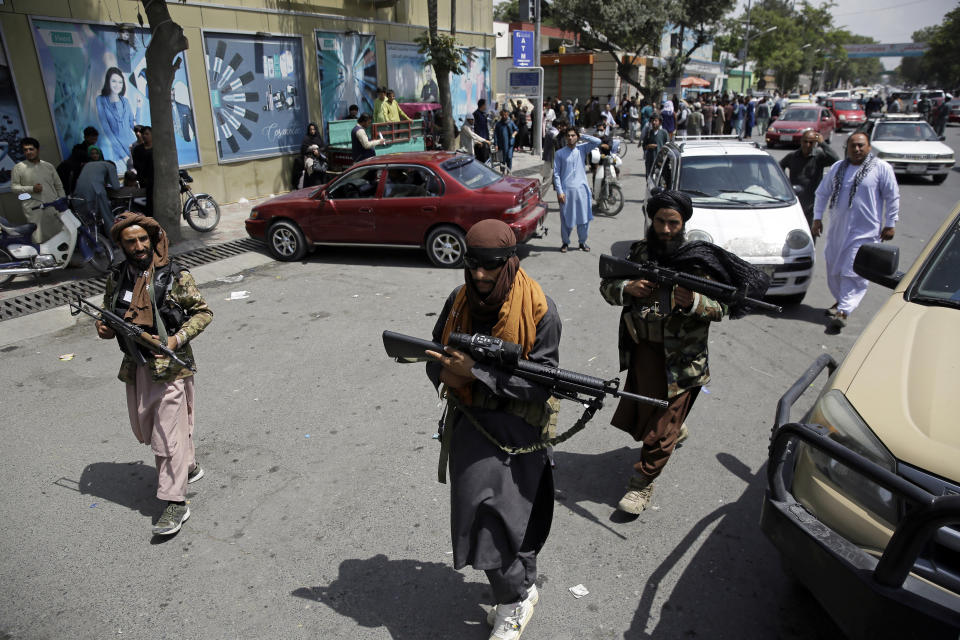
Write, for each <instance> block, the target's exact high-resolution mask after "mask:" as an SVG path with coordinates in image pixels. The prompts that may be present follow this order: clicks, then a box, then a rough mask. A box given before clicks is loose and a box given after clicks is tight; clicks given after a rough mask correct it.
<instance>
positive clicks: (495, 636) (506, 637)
mask: <svg viewBox="0 0 960 640" xmlns="http://www.w3.org/2000/svg"><path fill="white" fill-rule="evenodd" d="M495 611H496V619H495V620H494V625H493V633H491V634H490V639H489V640H516V639H517V638H519V637H520V634H522V633H523V629H524V628H525V627H526V626H527V623H528V622H530V618H532V617H533V605H530V604H528V603H527V601H526V600H522V601H520V602H519V603H517V604H498V605H497V608H496V609H495Z"/></svg>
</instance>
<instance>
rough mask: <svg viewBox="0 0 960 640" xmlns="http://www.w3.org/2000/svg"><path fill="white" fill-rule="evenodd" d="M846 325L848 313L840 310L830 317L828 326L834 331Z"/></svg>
mask: <svg viewBox="0 0 960 640" xmlns="http://www.w3.org/2000/svg"><path fill="white" fill-rule="evenodd" d="M845 326H847V314H845V313H844V312H843V311H838V312H837V315H835V316H833V317H832V318H831V319H830V324H829V325H828V328H829V329H832V330H833V331H840V330H841V329H843V328H844V327H845Z"/></svg>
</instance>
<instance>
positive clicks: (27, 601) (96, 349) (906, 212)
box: [0, 128, 960, 640]
mask: <svg viewBox="0 0 960 640" xmlns="http://www.w3.org/2000/svg"><path fill="white" fill-rule="evenodd" d="M842 139H845V136H842V137H838V139H837V140H836V141H835V142H834V144H835V145H838V146H839V144H838V143H840V142H842ZM948 139H949V142H950V144H952V146H953V147H954V148H955V149H956V148H957V147H958V142H960V128H951V129H948ZM632 151H634V153H632V154H631V155H630V156H629V157H628V158H627V159H626V168H627V175H626V176H625V178H624V180H623V185H624V187H625V190H626V193H627V199H628V202H627V207H626V208H625V210H624V212H623V213H621V214H620V215H619V216H618V217H616V218H598V219H597V220H596V221H595V222H594V223H593V225H592V228H591V236H590V243H591V245H592V246H593V249H594V251H593V252H592V253H589V254H587V253H581V252H578V251H573V252H570V253H568V254H561V253H559V251H558V249H559V244H560V242H559V223H558V222H557V218H556V213H555V211H556V209H555V207H553V208H552V213H551V214H550V218H551V220H550V227H551V235H549V236H548V237H547V238H546V239H543V240H537V241H534V242H533V243H531V244H530V245H529V247H528V251H527V255H526V257H525V258H524V260H523V267H524V268H525V269H526V270H527V271H528V272H529V273H530V274H531V275H532V276H533V277H534V278H536V279H537V280H538V281H539V282H540V283H541V284H542V285H543V287H544V289H545V290H546V292H547V293H548V295H550V296H551V297H553V299H554V300H555V301H556V302H557V304H558V306H559V309H560V313H561V317H562V319H563V324H564V332H563V341H562V344H561V366H562V367H564V368H566V369H570V370H574V371H580V372H583V373H588V374H592V375H597V376H602V377H612V376H614V375H616V374H617V371H616V369H617V352H616V328H617V319H618V311H617V309H615V308H612V307H609V306H607V305H606V304H604V303H603V301H602V299H601V298H600V296H599V293H598V291H597V285H598V278H597V275H596V273H597V260H598V257H599V254H600V253H601V252H608V251H609V250H610V248H611V247H612V246H614V245H617V246H622V243H624V242H626V241H629V240H631V239H634V238H636V237H639V235H640V234H641V233H642V215H641V212H640V206H641V199H642V195H643V177H642V175H640V173H641V171H642V160H641V158H640V155H639V154H638V153H636V152H635V150H632ZM773 153H774V155H775V156H777V157H780V156H781V155H782V154H783V153H785V152H784V151H775V152H773ZM901 196H902V200H901V211H902V213H901V223H900V225H899V226H898V229H897V237H896V240H895V243H896V244H898V245H899V246H900V247H901V252H902V253H901V256H902V260H903V262H904V265H908V264H909V263H910V262H911V261H912V260H913V258H914V257H915V256H916V255H917V254H918V252H919V250H920V249H921V247H922V246H923V244H924V243H925V242H926V240H927V239H928V238H929V237H930V235H931V234H932V232H933V231H934V230H935V229H936V227H937V226H938V225H939V224H940V223H941V222H942V221H943V219H944V218H945V217H946V216H947V215H948V213H949V212H950V211H951V210H952V209H953V207H954V205H955V204H956V203H957V201H958V199H960V175H951V177H950V178H948V180H947V181H946V183H945V184H943V185H941V186H934V185H932V184H930V183H929V182H928V181H925V180H917V179H913V180H905V181H903V182H902V183H901ZM551 201H553V199H552V196H551ZM243 275H244V278H243V280H242V281H241V282H237V283H224V282H217V281H213V282H207V283H205V284H204V285H203V286H202V290H203V291H204V293H205V295H206V297H207V299H208V301H209V303H210V305H211V306H212V308H213V309H214V312H215V316H214V322H213V324H212V325H211V326H210V328H209V329H208V330H207V332H206V333H204V334H203V335H202V336H201V337H200V338H198V339H197V341H196V342H195V351H196V355H197V360H198V363H199V367H200V371H199V373H198V375H197V397H196V410H197V416H198V420H197V432H196V441H197V450H198V455H199V461H200V463H201V464H202V465H203V467H204V469H205V470H206V473H207V475H206V477H205V478H203V479H202V480H201V481H200V482H198V483H196V484H194V485H190V501H191V503H190V507H191V511H192V517H191V518H190V520H189V522H188V523H187V524H186V525H185V526H184V529H183V531H181V532H180V533H179V534H178V535H176V536H174V537H172V538H170V539H167V540H165V541H161V542H157V541H155V540H152V539H151V536H150V526H151V524H152V522H153V521H154V520H155V519H156V517H157V516H158V515H159V513H160V511H161V510H162V505H161V504H160V503H159V502H158V501H157V500H156V499H155V498H154V492H155V482H156V475H155V472H154V470H153V464H152V462H153V461H152V459H151V455H150V450H149V449H148V448H147V447H145V446H143V445H139V444H137V442H136V441H135V439H134V438H133V436H132V434H131V433H130V429H129V426H128V424H127V417H126V409H125V403H124V394H123V385H122V384H121V383H120V382H119V381H117V380H116V377H115V375H116V371H117V367H118V365H119V360H120V357H119V354H118V352H117V349H116V346H115V344H114V343H112V342H108V341H101V340H98V339H97V338H96V336H95V334H94V330H93V326H92V323H91V322H86V321H84V320H81V321H79V322H78V324H77V325H76V326H74V327H71V328H69V329H66V330H64V331H61V332H59V333H55V334H50V335H47V336H45V337H43V338H41V339H37V340H34V341H32V342H29V343H28V342H21V343H17V344H13V345H10V346H7V347H5V348H4V349H3V350H2V355H0V362H2V367H0V388H3V389H5V390H6V391H5V392H4V393H3V394H2V395H0V398H2V400H0V411H2V413H3V416H4V418H3V421H2V424H3V427H2V433H3V441H4V447H3V464H2V466H0V483H2V486H3V487H4V498H3V500H0V519H2V521H3V522H4V524H5V530H6V534H5V535H4V536H3V537H2V538H0V557H2V558H3V577H4V579H3V580H2V581H0V638H31V639H32V638H38V639H39V638H51V639H54V638H64V637H72V638H108V637H131V638H168V637H174V636H181V637H193V638H204V639H206V638H364V639H366V638H370V639H384V638H393V639H395V640H421V639H427V638H456V639H460V638H463V639H468V640H469V639H477V640H480V639H482V638H486V637H487V634H488V633H489V631H488V628H487V627H486V625H485V624H484V623H483V617H484V615H485V611H484V610H483V609H482V607H481V605H485V604H487V603H489V602H490V599H491V598H490V592H489V588H488V587H487V585H486V581H485V579H484V577H483V574H482V573H481V572H477V571H474V570H472V569H469V568H468V569H466V570H464V571H462V572H458V571H455V570H454V569H453V568H452V566H451V552H450V543H449V524H448V518H449V509H448V504H447V500H448V488H447V487H445V486H443V485H440V484H438V483H437V482H436V464H437V453H438V445H437V443H436V441H434V440H433V439H432V438H431V436H432V434H433V433H434V432H435V429H436V421H437V418H438V416H439V413H440V410H439V408H438V406H437V400H436V397H435V394H434V393H433V389H432V387H431V386H430V385H429V383H428V382H427V380H426V377H425V376H424V374H423V370H422V366H418V365H400V364H396V363H393V362H391V361H390V360H388V359H387V358H386V356H385V355H384V353H383V349H382V345H381V341H380V333H381V331H383V330H384V329H392V330H394V331H400V332H404V333H409V334H413V335H418V336H422V337H428V336H429V332H430V330H431V328H432V326H433V324H434V321H435V319H436V317H435V316H436V314H437V313H438V312H439V311H440V308H441V305H442V304H443V301H444V299H445V297H446V296H447V294H448V293H449V291H450V290H451V289H452V288H453V287H454V286H456V285H457V284H458V282H460V281H461V280H462V272H459V271H445V270H439V269H435V268H432V267H431V266H430V265H429V263H428V261H427V260H426V257H425V256H423V255H422V254H421V253H419V252H417V251H400V250H396V251H385V250H370V249H363V250H361V249H346V248H345V249H322V250H320V251H318V252H317V253H316V254H314V255H313V256H311V257H310V258H309V259H307V260H306V261H304V262H302V263H294V264H281V263H271V264H268V265H265V266H263V267H259V268H256V269H253V270H249V271H246V272H244V273H243ZM241 290H243V291H248V292H249V297H247V298H243V299H238V300H229V299H228V298H230V294H231V292H233V291H241ZM886 295H887V292H886V291H885V290H883V289H881V288H880V287H877V286H872V287H871V290H870V292H869V293H868V294H867V297H866V298H865V300H864V302H863V304H862V305H861V307H860V309H859V310H858V311H857V312H856V313H855V314H854V315H853V316H852V317H851V320H850V324H849V327H848V328H847V329H846V330H845V331H844V332H843V333H842V334H840V335H837V336H831V335H826V334H825V333H824V326H825V320H826V318H825V317H824V315H823V309H824V308H825V307H826V306H828V305H829V304H830V303H831V302H832V299H831V297H830V294H829V292H828V291H827V288H826V284H825V281H824V277H823V266H822V264H818V267H817V269H816V276H815V279H814V282H813V285H812V288H811V290H810V292H809V294H808V296H807V298H806V300H805V301H804V303H803V304H801V305H798V306H796V307H792V308H789V309H787V310H785V311H784V313H783V314H780V315H778V316H773V315H756V316H750V317H747V318H744V319H741V320H735V321H729V320H725V321H723V322H721V323H719V324H716V325H714V327H713V329H712V331H711V339H710V350H711V365H712V366H711V369H712V373H713V381H712V383H711V384H710V385H709V387H708V388H706V389H705V390H704V393H702V394H701V396H700V398H699V399H698V401H697V404H696V406H695V408H694V410H693V413H692V415H691V417H690V419H689V420H688V424H689V426H690V432H691V438H690V440H688V441H687V443H685V444H684V445H683V446H682V447H681V448H680V449H679V450H678V451H677V452H676V454H675V455H674V457H673V459H672V460H671V461H670V464H669V465H668V466H667V468H666V470H665V472H664V474H663V476H662V477H661V479H660V480H659V481H658V482H657V487H656V492H655V494H654V506H653V508H652V509H650V510H648V511H646V512H644V513H643V514H642V515H641V516H640V517H638V518H636V519H635V520H628V519H625V518H621V517H618V516H617V515H615V513H614V508H615V505H616V502H617V500H618V499H619V498H620V496H621V495H622V493H623V490H624V485H625V483H626V480H627V478H628V477H629V475H630V466H631V464H632V462H633V461H635V459H636V457H637V449H636V447H635V443H634V442H633V441H632V440H630V439H629V438H627V437H626V436H625V435H624V434H622V433H621V432H619V431H617V430H615V429H613V428H612V427H610V426H609V420H610V417H611V415H612V412H613V408H614V404H613V403H612V402H610V403H608V404H607V406H606V407H605V408H604V409H603V411H602V412H601V413H600V414H598V416H597V417H596V418H595V419H594V421H593V422H592V423H591V424H590V425H589V427H588V428H587V429H586V430H585V431H584V432H583V433H581V434H580V435H578V436H576V437H575V438H573V439H572V440H570V441H569V442H567V443H566V444H564V445H563V446H561V447H560V448H559V449H558V450H557V452H556V462H557V468H556V473H555V477H556V487H557V495H556V508H555V517H554V521H553V531H552V534H551V537H550V540H549V541H548V544H547V547H546V548H545V550H544V552H543V553H542V555H541V558H540V575H541V582H542V588H541V593H542V596H541V601H540V604H539V605H538V606H537V609H536V615H535V616H534V619H533V621H532V622H531V623H530V626H529V627H528V630H527V631H526V633H525V635H524V638H531V639H534V638H550V639H567V638H570V639H574V638H577V639H583V638H589V639H594V638H598V639H599V638H624V639H628V640H633V639H639V638H667V639H673V638H696V637H701V638H704V637H707V638H711V639H716V640H722V639H726V638H731V639H734V638H735V639H738V640H742V639H752V638H760V639H767V638H785V639H791V640H792V639H797V640H800V639H803V640H808V639H809V640H812V639H815V638H836V637H838V635H839V633H838V631H837V630H836V628H835V627H834V626H833V625H832V624H831V623H830V622H829V620H827V619H825V615H824V614H823V612H822V610H821V609H820V608H819V606H818V605H817V604H816V602H815V601H814V600H813V599H812V598H811V597H810V596H809V595H808V594H807V593H806V592H805V591H803V590H802V589H799V588H798V587H796V586H795V584H794V583H792V582H791V580H790V579H789V578H787V577H786V576H785V575H784V574H783V572H782V570H781V568H780V562H779V558H778V556H777V554H776V552H775V551H774V549H773V547H772V546H771V545H770V544H769V543H768V542H767V541H766V539H765V538H764V536H763V534H762V533H761V532H760V529H759V526H758V521H759V512H760V502H761V497H762V494H763V489H764V469H765V461H766V450H767V441H768V436H769V432H770V427H771V424H772V420H773V415H774V406H775V403H776V400H777V398H778V397H779V396H780V395H781V393H783V391H784V390H785V389H787V387H789V386H790V384H791V383H792V382H793V380H794V379H795V378H796V377H797V376H799V375H800V373H801V372H802V371H803V370H804V369H805V368H806V367H807V366H808V365H809V364H810V363H811V362H812V361H813V359H814V358H816V357H817V356H818V355H819V354H821V353H823V352H830V353H832V354H834V355H835V356H836V357H837V358H838V359H839V358H842V357H843V355H844V354H845V353H846V352H847V351H848V350H849V349H850V347H851V345H852V344H853V342H854V340H855V339H856V337H857V335H858V334H859V332H860V331H861V330H862V328H863V327H864V325H865V324H866V322H867V321H868V319H869V318H870V317H871V316H872V314H873V313H874V312H875V311H876V309H877V308H878V307H879V306H880V304H881V303H882V301H883V300H884V298H885V296H886ZM2 331H3V325H2V324H0V332H2ZM64 354H74V357H73V358H72V359H69V360H61V358H60V356H62V355H64ZM816 391H817V388H816V387H815V388H813V389H811V391H810V392H808V394H807V396H809V397H805V398H804V401H806V402H807V403H809V402H810V401H811V400H812V397H813V395H814V394H815V393H816ZM578 415H579V410H578V408H577V407H576V406H574V405H573V404H572V403H565V404H564V406H563V410H562V413H561V426H563V425H567V426H569V425H571V424H572V423H573V421H574V420H575V419H576V417H577V416H578ZM577 584H582V585H584V586H585V587H586V588H587V589H588V590H589V595H587V596H585V597H583V598H580V599H576V598H574V597H573V595H572V594H571V592H570V591H569V590H568V589H569V587H572V586H574V585H577Z"/></svg>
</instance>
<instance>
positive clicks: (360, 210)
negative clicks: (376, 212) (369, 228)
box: [357, 207, 373, 213]
mask: <svg viewBox="0 0 960 640" xmlns="http://www.w3.org/2000/svg"><path fill="white" fill-rule="evenodd" d="M357 211H359V212H360V213H373V209H371V208H370V207H360V208H359V209H357Z"/></svg>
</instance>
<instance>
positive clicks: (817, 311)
mask: <svg viewBox="0 0 960 640" xmlns="http://www.w3.org/2000/svg"><path fill="white" fill-rule="evenodd" d="M764 300H765V301H766V302H770V303H771V304H779V305H781V306H782V307H783V311H781V312H779V313H777V312H776V311H766V312H763V313H754V314H752V315H763V316H767V317H768V318H773V319H774V320H802V321H804V322H809V323H811V324H819V325H824V326H826V324H827V321H828V320H829V319H830V318H828V317H827V316H826V315H825V314H824V313H823V311H824V310H823V308H822V307H811V306H810V305H808V304H786V303H784V301H783V300H781V299H778V298H777V297H775V296H769V297H766V298H764Z"/></svg>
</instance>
